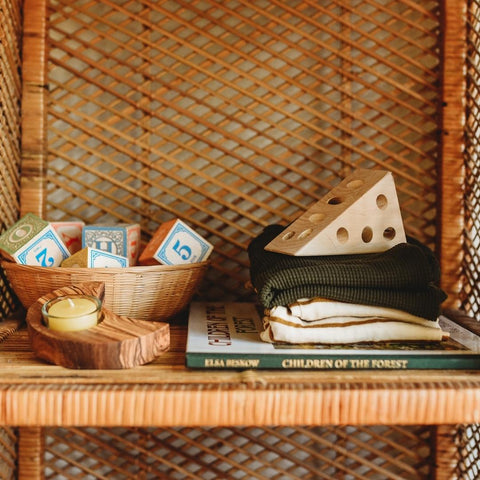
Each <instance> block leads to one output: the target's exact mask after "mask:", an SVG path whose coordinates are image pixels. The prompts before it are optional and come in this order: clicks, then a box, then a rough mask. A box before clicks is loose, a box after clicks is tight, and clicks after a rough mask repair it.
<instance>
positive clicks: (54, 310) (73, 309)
mask: <svg viewBox="0 0 480 480" xmlns="http://www.w3.org/2000/svg"><path fill="white" fill-rule="evenodd" d="M101 311H102V302H101V300H100V299H99V298H98V297H94V296H92V295H66V296H61V297H55V298H52V299H51V300H49V301H48V302H45V303H44V304H43V306H42V316H43V320H44V323H45V325H46V326H47V327H48V328H50V329H51V330H56V331H59V332H75V331H78V330H86V329H87V328H91V327H94V326H95V325H97V323H98V322H99V321H100V317H101Z"/></svg>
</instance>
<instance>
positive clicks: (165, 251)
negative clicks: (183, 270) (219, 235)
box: [139, 219, 213, 265]
mask: <svg viewBox="0 0 480 480" xmlns="http://www.w3.org/2000/svg"><path fill="white" fill-rule="evenodd" d="M212 250H213V246H212V245H211V244H210V243H209V242H207V241H206V240H205V239H204V238H203V237H202V236H201V235H199V234H198V233H196V232H195V231H194V230H193V229H191V228H190V227H189V226H188V225H186V224H185V223H184V222H182V221H181V220H178V219H177V220H171V221H170V222H166V223H164V224H162V225H161V226H160V227H159V228H158V230H157V231H156V232H155V234H154V236H153V237H152V239H151V240H150V242H149V243H148V244H147V246H146V247H145V249H144V250H143V252H142V253H141V255H140V257H139V263H140V264H141V265H155V264H158V263H162V264H164V265H179V264H185V263H197V262H202V261H204V260H206V259H207V258H208V257H209V255H210V253H211V252H212Z"/></svg>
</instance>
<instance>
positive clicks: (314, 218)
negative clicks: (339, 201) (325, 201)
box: [308, 213, 325, 223]
mask: <svg viewBox="0 0 480 480" xmlns="http://www.w3.org/2000/svg"><path fill="white" fill-rule="evenodd" d="M324 218H325V214H324V213H313V214H312V215H310V216H309V217H308V220H309V221H310V222H311V223H320V222H321V221H322V220H323V219H324Z"/></svg>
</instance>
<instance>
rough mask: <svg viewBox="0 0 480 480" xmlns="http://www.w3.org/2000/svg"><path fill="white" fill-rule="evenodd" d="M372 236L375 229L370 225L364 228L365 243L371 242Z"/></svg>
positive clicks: (363, 238)
mask: <svg viewBox="0 0 480 480" xmlns="http://www.w3.org/2000/svg"><path fill="white" fill-rule="evenodd" d="M372 238H373V230H372V229H371V228H370V227H365V228H364V229H363V230H362V240H363V241H364V242H365V243H369V242H371V241H372Z"/></svg>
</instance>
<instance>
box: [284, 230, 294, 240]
mask: <svg viewBox="0 0 480 480" xmlns="http://www.w3.org/2000/svg"><path fill="white" fill-rule="evenodd" d="M294 236H295V232H292V231H290V232H287V233H285V234H284V235H282V240H290V239H291V238H293V237H294Z"/></svg>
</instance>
